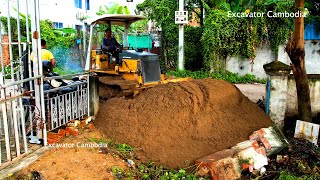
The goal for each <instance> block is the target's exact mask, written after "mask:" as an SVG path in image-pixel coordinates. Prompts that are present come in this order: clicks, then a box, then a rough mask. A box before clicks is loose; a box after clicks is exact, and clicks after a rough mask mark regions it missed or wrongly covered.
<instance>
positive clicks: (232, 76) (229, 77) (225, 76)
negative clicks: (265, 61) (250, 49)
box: [167, 70, 266, 84]
mask: <svg viewBox="0 0 320 180" xmlns="http://www.w3.org/2000/svg"><path fill="white" fill-rule="evenodd" d="M167 74H168V75H171V76H176V77H181V78H184V77H191V78H193V79H204V78H214V79H220V80H225V81H228V82H230V83H262V84H264V83H266V80H265V79H258V78H256V77H255V76H254V75H252V74H246V75H244V76H240V75H239V74H237V73H231V72H228V71H227V72H226V73H209V72H207V71H204V70H199V71H189V70H185V71H169V72H167Z"/></svg>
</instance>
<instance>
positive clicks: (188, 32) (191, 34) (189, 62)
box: [184, 26, 203, 71]
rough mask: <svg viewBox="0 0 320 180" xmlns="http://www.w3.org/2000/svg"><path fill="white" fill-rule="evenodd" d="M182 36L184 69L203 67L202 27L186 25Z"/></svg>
mask: <svg viewBox="0 0 320 180" xmlns="http://www.w3.org/2000/svg"><path fill="white" fill-rule="evenodd" d="M184 36H185V38H184V40H185V42H184V53H185V69H186V70H193V71H194V70H199V69H201V68H203V55H202V53H203V46H202V42H201V36H202V27H191V26H187V27H186V29H185V34H184Z"/></svg>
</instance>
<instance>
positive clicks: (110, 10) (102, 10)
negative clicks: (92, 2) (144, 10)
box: [96, 3, 130, 16]
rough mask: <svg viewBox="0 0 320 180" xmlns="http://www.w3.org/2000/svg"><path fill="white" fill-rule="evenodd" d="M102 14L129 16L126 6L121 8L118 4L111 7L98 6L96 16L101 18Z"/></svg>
mask: <svg viewBox="0 0 320 180" xmlns="http://www.w3.org/2000/svg"><path fill="white" fill-rule="evenodd" d="M103 14H130V11H129V7H128V6H121V5H120V4H119V3H114V5H113V6H111V7H108V6H106V5H104V6H100V7H99V10H98V11H97V12H96V15H99V16H101V15H103Z"/></svg>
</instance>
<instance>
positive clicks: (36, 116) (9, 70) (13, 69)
mask: <svg viewBox="0 0 320 180" xmlns="http://www.w3.org/2000/svg"><path fill="white" fill-rule="evenodd" d="M0 6H6V8H4V9H2V11H1V9H0V12H1V13H0V16H2V18H1V21H0V43H1V44H0V62H1V67H0V75H1V77H0V169H1V168H3V167H5V166H6V165H8V164H11V162H12V161H14V160H16V159H17V158H19V157H21V156H23V155H25V154H27V153H28V152H29V151H30V146H31V143H36V144H40V145H44V146H46V143H47V137H46V135H47V130H52V129H55V128H58V127H60V126H62V125H65V124H66V123H67V122H68V121H70V120H72V119H76V118H81V117H84V116H86V115H88V80H87V79H88V77H86V78H84V79H82V80H80V81H79V82H75V83H73V84H70V85H67V86H68V87H71V88H73V90H72V91H69V92H67V93H61V89H62V88H61V87H57V88H54V89H50V90H46V91H45V90H44V83H43V82H44V81H48V80H52V79H58V78H63V77H61V76H60V77H57V76H56V77H52V78H47V77H44V76H43V69H42V61H41V58H40V57H41V45H40V44H41V43H40V38H41V35H40V18H39V17H40V16H39V0H15V1H13V0H5V1H1V2H0ZM3 10H4V11H3ZM31 54H32V56H33V61H31V60H30V58H29V57H30V55H31ZM84 76H86V75H84ZM64 88H66V87H64ZM57 92H59V93H57Z"/></svg>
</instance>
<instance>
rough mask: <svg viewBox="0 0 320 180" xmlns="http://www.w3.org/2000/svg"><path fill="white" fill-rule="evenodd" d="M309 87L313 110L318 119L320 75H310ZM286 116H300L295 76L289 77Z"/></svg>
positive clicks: (319, 111)
mask: <svg viewBox="0 0 320 180" xmlns="http://www.w3.org/2000/svg"><path fill="white" fill-rule="evenodd" d="M308 80H309V87H310V98H311V108H312V113H313V116H314V117H316V116H317V115H318V114H319V113H320V75H309V77H308ZM286 94H287V100H286V115H287V116H293V115H297V114H298V100H297V93H296V82H295V80H294V78H293V76H290V77H289V80H288V90H287V92H286Z"/></svg>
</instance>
